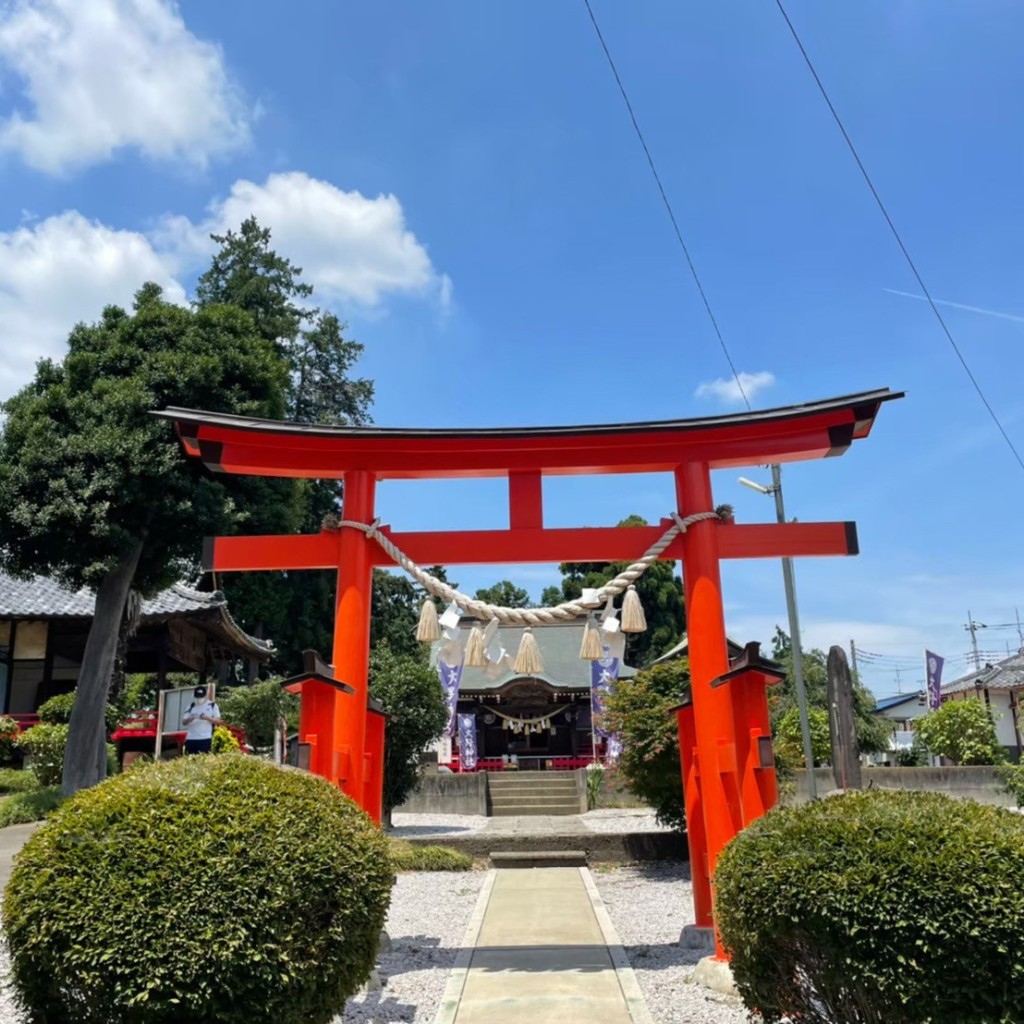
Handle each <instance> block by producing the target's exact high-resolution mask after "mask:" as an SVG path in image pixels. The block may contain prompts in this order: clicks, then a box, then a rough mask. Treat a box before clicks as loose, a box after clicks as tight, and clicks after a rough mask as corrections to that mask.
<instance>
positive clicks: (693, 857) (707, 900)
mask: <svg viewBox="0 0 1024 1024" xmlns="http://www.w3.org/2000/svg"><path fill="white" fill-rule="evenodd" d="M676 723H677V725H678V726H679V761H680V764H681V766H682V770H683V802H684V804H685V806H686V842H687V845H688V846H689V849H690V878H691V879H692V881H693V913H694V922H695V924H696V925H697V926H698V927H700V928H710V927H711V926H712V924H713V921H712V917H711V879H710V878H709V877H708V844H707V838H706V836H705V834H704V808H703V807H702V806H701V798H700V767H699V760H698V757H697V751H696V747H697V735H696V732H695V730H694V725H693V705H692V704H684V705H683V706H682V707H680V708H678V709H677V710H676Z"/></svg>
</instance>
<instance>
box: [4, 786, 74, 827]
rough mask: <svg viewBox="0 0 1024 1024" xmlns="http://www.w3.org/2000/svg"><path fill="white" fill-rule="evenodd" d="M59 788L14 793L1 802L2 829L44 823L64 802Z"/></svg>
mask: <svg viewBox="0 0 1024 1024" xmlns="http://www.w3.org/2000/svg"><path fill="white" fill-rule="evenodd" d="M64 800H65V798H64V797H62V796H61V795H60V787H59V786H47V787H46V788H45V789H36V790H33V791H31V792H28V793H14V794H12V795H11V796H8V797H5V798H4V799H3V800H0V828H7V826H8V825H24V824H26V823H27V822H30V821H42V820H43V819H44V818H46V817H48V816H49V815H50V814H51V813H52V812H53V811H55V810H57V808H58V807H60V805H61V804H62V803H63V802H64Z"/></svg>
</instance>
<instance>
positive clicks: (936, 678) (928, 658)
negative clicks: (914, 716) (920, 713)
mask: <svg viewBox="0 0 1024 1024" xmlns="http://www.w3.org/2000/svg"><path fill="white" fill-rule="evenodd" d="M945 663H946V660H945V658H940V657H939V656H938V655H937V654H932V652H931V651H925V652H924V664H925V669H926V670H927V673H928V707H929V708H931V709H932V710H933V711H934V710H935V709H936V708H937V707H938V706H939V705H940V704H941V703H942V666H943V665H945Z"/></svg>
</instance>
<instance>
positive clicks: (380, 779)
mask: <svg viewBox="0 0 1024 1024" xmlns="http://www.w3.org/2000/svg"><path fill="white" fill-rule="evenodd" d="M386 723H387V717H386V716H385V714H384V712H383V711H381V710H380V709H379V707H374V706H373V704H372V703H371V705H370V706H369V707H368V708H367V715H366V757H365V761H366V790H365V801H364V803H363V810H365V811H366V813H367V814H368V815H369V816H370V817H371V818H373V820H374V822H376V824H377V825H380V823H381V818H382V817H383V814H384V732H385V726H386Z"/></svg>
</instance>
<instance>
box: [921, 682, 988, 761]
mask: <svg viewBox="0 0 1024 1024" xmlns="http://www.w3.org/2000/svg"><path fill="white" fill-rule="evenodd" d="M914 734H915V739H917V740H920V741H921V743H923V744H924V745H925V747H927V748H928V750H930V751H931V752H932V753H933V754H936V755H938V756H939V757H945V758H948V759H949V760H950V761H952V762H953V764H1000V763H1002V762H1003V761H1005V760H1006V752H1005V751H1004V750H1003V748H1002V747H1001V746H1000V745H999V740H998V739H997V738H996V727H995V723H994V722H993V721H992V712H991V711H990V710H989V707H988V705H987V704H986V703H985V702H984V701H983V700H982V699H981V698H980V697H967V698H966V699H964V700H947V701H946V702H945V703H944V704H942V706H941V707H938V708H936V709H935V710H934V711H929V712H928V714H927V715H924V716H923V717H921V718H919V719H918V720H917V722H916V723H915V724H914Z"/></svg>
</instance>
